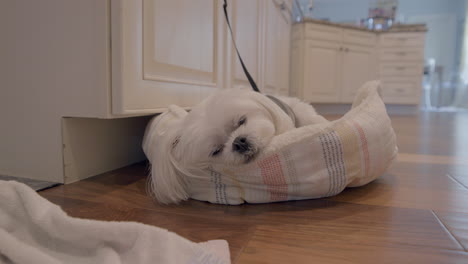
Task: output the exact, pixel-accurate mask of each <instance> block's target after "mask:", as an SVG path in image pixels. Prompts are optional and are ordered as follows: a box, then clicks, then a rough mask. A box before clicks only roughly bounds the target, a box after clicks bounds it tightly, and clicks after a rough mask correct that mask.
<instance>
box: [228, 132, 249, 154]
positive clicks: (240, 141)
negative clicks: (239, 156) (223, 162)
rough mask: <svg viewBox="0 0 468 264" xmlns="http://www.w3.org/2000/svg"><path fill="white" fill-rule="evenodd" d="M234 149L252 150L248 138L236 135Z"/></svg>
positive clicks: (239, 150)
mask: <svg viewBox="0 0 468 264" xmlns="http://www.w3.org/2000/svg"><path fill="white" fill-rule="evenodd" d="M232 150H234V151H236V152H239V153H244V152H246V151H248V150H250V143H249V141H248V140H247V138H245V137H243V136H239V137H236V139H234V142H232Z"/></svg>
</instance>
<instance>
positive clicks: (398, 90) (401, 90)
mask: <svg viewBox="0 0 468 264" xmlns="http://www.w3.org/2000/svg"><path fill="white" fill-rule="evenodd" d="M395 91H397V92H398V93H404V92H405V89H403V88H396V89H395Z"/></svg>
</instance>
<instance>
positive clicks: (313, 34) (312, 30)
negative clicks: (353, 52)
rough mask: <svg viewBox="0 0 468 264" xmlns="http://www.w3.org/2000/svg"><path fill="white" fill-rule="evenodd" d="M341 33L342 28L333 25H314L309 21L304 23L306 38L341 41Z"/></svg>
mask: <svg viewBox="0 0 468 264" xmlns="http://www.w3.org/2000/svg"><path fill="white" fill-rule="evenodd" d="M342 33H343V29H341V28H337V27H333V26H325V25H316V24H311V23H307V24H306V25H305V38H306V39H318V40H331V41H336V42H341V40H342Z"/></svg>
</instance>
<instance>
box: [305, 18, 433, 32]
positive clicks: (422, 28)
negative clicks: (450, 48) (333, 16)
mask: <svg viewBox="0 0 468 264" xmlns="http://www.w3.org/2000/svg"><path fill="white" fill-rule="evenodd" d="M302 23H314V24H321V25H328V26H335V27H341V28H347V29H355V30H360V31H366V32H374V33H378V34H385V33H394V32H426V31H427V27H426V25H425V24H397V25H394V26H392V27H391V28H390V29H388V30H373V29H367V28H365V27H359V26H355V25H350V24H342V23H335V22H330V21H326V20H320V19H314V18H304V19H303V20H302V21H301V22H297V24H302Z"/></svg>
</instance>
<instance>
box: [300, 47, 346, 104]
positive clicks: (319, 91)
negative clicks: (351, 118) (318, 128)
mask: <svg viewBox="0 0 468 264" xmlns="http://www.w3.org/2000/svg"><path fill="white" fill-rule="evenodd" d="M339 68H340V51H339V48H338V46H337V45H333V43H323V44H320V43H316V42H313V41H306V47H305V56H304V85H303V87H302V89H303V99H304V100H305V101H307V102H320V103H328V102H333V103H334V102H337V101H338V99H339V83H340V79H339V76H340V72H339Z"/></svg>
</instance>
